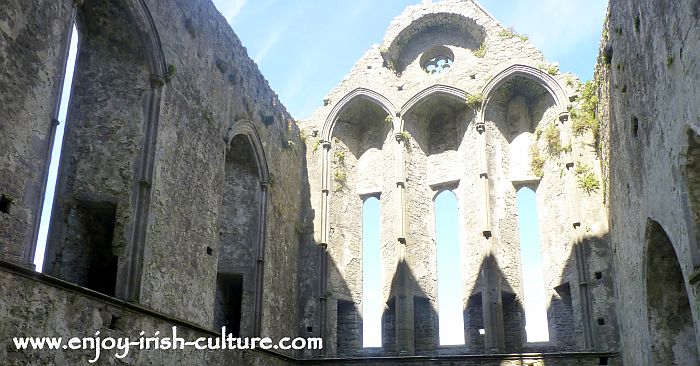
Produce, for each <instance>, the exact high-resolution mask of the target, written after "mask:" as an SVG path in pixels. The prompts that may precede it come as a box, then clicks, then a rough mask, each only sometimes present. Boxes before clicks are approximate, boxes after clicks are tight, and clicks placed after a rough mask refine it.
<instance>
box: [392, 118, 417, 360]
mask: <svg viewBox="0 0 700 366" xmlns="http://www.w3.org/2000/svg"><path fill="white" fill-rule="evenodd" d="M397 125H398V126H400V125H401V124H400V123H399V124H397ZM394 138H395V140H396V189H397V193H398V195H397V196H398V197H397V201H398V203H397V206H398V207H397V211H398V217H399V219H398V220H397V225H396V226H397V227H396V237H397V241H398V243H399V244H398V249H397V260H398V263H399V265H398V267H397V269H396V270H397V273H396V276H397V278H398V281H397V285H396V286H397V288H396V308H395V311H396V314H395V317H396V352H397V354H398V355H399V356H411V355H414V354H415V344H414V332H413V326H414V324H413V312H414V309H413V294H412V293H411V289H410V284H409V283H408V264H407V263H406V245H408V243H407V240H406V236H407V235H406V234H407V220H406V173H405V163H404V148H405V147H404V145H405V143H406V141H404V139H403V136H402V135H401V134H400V133H396V134H395V135H394Z"/></svg>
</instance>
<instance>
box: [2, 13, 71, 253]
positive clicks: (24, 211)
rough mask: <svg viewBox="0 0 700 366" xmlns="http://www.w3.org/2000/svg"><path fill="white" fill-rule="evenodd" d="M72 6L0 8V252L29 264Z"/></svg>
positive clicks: (56, 115) (55, 115)
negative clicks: (0, 207)
mask: <svg viewBox="0 0 700 366" xmlns="http://www.w3.org/2000/svg"><path fill="white" fill-rule="evenodd" d="M71 11H72V7H71V4H70V2H68V1H65V2H60V1H58V2H51V3H50V4H49V3H46V4H44V3H41V2H32V3H31V4H25V3H23V2H21V1H10V2H5V3H4V4H3V6H1V7H0V19H2V20H0V30H1V31H0V37H1V38H0V39H2V45H3V46H2V47H0V66H1V67H2V69H3V70H4V72H2V73H1V74H0V85H2V86H3V91H2V93H0V156H2V157H3V158H2V161H0V195H2V196H3V197H4V200H5V202H7V205H6V206H7V209H6V210H3V212H2V213H0V255H2V258H3V259H5V260H9V261H13V262H17V263H23V264H27V265H30V264H31V263H32V262H33V260H34V258H33V252H32V251H31V250H30V243H31V242H32V240H33V236H34V229H35V228H36V226H37V225H38V222H39V212H38V211H37V208H38V207H40V205H41V201H42V193H41V191H42V185H43V180H45V176H44V175H45V172H46V170H47V169H48V163H46V161H47V154H48V153H49V151H50V146H51V130H52V129H53V128H55V127H52V124H53V120H54V119H56V118H57V117H58V102H57V100H58V98H59V96H60V93H61V84H62V78H63V68H64V64H65V61H64V60H65V56H66V55H67V54H68V35H69V29H70V28H69V24H68V23H67V22H66V19H68V18H69V17H70V15H71ZM35 19H43V21H41V22H35V21H33V20H35ZM4 211H7V212H4Z"/></svg>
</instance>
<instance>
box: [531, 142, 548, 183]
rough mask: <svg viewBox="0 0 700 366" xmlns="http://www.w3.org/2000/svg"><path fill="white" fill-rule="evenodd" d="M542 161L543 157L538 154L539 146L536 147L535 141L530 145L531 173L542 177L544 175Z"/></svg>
mask: <svg viewBox="0 0 700 366" xmlns="http://www.w3.org/2000/svg"><path fill="white" fill-rule="evenodd" d="M544 163H545V160H544V157H542V154H540V148H539V147H537V143H536V142H535V143H533V144H532V146H530V170H532V174H534V175H535V176H536V177H538V178H542V177H543V176H544Z"/></svg>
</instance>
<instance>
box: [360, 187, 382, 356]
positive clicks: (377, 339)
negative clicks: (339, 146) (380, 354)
mask: <svg viewBox="0 0 700 366" xmlns="http://www.w3.org/2000/svg"><path fill="white" fill-rule="evenodd" d="M379 204H380V202H379V199H378V198H377V197H369V198H367V199H366V200H365V201H364V204H363V206H362V346H363V347H381V346H382V311H383V310H384V307H383V306H382V281H381V280H380V279H381V275H382V273H381V245H380V232H381V231H380V217H381V216H380V205H379Z"/></svg>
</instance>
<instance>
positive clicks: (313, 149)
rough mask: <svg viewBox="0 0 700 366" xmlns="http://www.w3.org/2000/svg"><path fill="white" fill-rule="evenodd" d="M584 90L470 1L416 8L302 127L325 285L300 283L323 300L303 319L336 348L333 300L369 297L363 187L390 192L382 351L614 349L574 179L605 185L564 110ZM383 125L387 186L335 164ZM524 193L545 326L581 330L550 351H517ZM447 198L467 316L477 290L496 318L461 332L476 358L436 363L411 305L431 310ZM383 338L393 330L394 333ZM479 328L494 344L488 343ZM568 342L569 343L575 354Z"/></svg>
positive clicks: (595, 217) (593, 231)
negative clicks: (537, 162)
mask: <svg viewBox="0 0 700 366" xmlns="http://www.w3.org/2000/svg"><path fill="white" fill-rule="evenodd" d="M482 44H483V45H484V47H481V45H482ZM442 63H447V65H448V66H449V69H448V68H447V66H441V65H442ZM440 67H443V68H444V70H443V71H444V72H440ZM432 70H436V71H435V73H433V74H430V73H429V72H426V71H430V72H432ZM580 88H581V85H580V83H579V82H578V80H577V79H576V78H575V77H574V76H573V75H571V74H562V73H560V72H559V71H558V69H557V68H556V67H555V66H553V65H552V64H551V63H549V62H548V61H547V60H545V59H544V57H543V56H542V54H541V53H540V52H539V51H538V50H536V49H535V48H534V47H533V46H532V45H531V44H530V43H529V42H528V41H527V39H526V38H525V37H521V36H519V35H517V34H516V33H513V32H511V31H508V30H506V29H504V28H503V27H502V26H501V25H500V24H498V22H497V21H496V20H495V19H493V18H492V17H491V16H490V14H488V13H487V12H485V11H484V10H483V9H482V8H481V7H480V6H479V5H477V4H475V3H472V2H470V1H443V2H439V3H430V4H428V3H425V4H421V5H416V6H412V7H409V8H407V9H406V11H405V12H404V13H403V14H402V15H400V16H399V17H397V18H396V19H395V20H394V21H393V22H392V24H391V25H390V26H389V29H388V30H387V33H386V35H385V38H384V40H383V42H382V43H381V45H380V46H375V47H373V48H371V49H370V50H368V51H367V52H366V53H365V55H364V56H363V57H362V58H361V59H360V60H359V61H358V62H357V63H356V64H355V66H354V67H353V69H352V70H351V71H350V73H349V74H348V75H347V77H346V78H345V79H344V80H343V82H342V83H341V84H340V85H339V86H337V87H336V88H334V89H333V90H331V91H330V93H329V94H328V95H327V96H326V97H325V98H324V101H323V104H324V106H322V107H319V108H318V109H317V110H316V111H315V112H314V113H313V114H312V116H311V117H310V118H309V119H307V120H305V121H303V122H302V123H301V126H302V129H303V134H304V135H305V136H307V146H309V148H308V149H307V161H308V177H309V178H308V181H309V189H310V197H311V204H312V211H310V212H313V222H314V237H313V239H314V241H315V242H316V243H319V244H321V248H322V249H321V252H320V256H319V257H318V259H319V263H318V264H317V268H318V274H319V275H320V277H321V278H320V283H313V281H312V280H310V279H311V278H313V276H314V275H308V276H309V280H305V281H303V286H304V287H306V288H307V289H308V290H302V291H305V292H307V293H311V292H312V291H319V293H320V296H321V298H320V300H319V302H318V308H314V306H313V305H312V304H311V303H308V302H307V303H306V304H305V307H304V311H305V315H304V316H305V317H306V319H307V320H306V321H307V322H310V321H315V322H316V321H318V322H321V327H324V328H323V329H324V332H325V333H324V334H325V336H326V337H331V338H333V337H335V334H336V329H335V326H336V323H337V322H336V319H335V318H334V316H333V315H332V314H334V307H333V305H334V304H335V300H336V299H337V300H343V301H349V300H350V299H353V301H357V299H360V298H361V296H362V294H361V281H362V279H361V278H358V277H360V276H361V270H362V258H361V241H360V240H359V239H358V238H356V237H355V236H354V234H352V233H353V232H359V231H357V230H360V228H359V226H358V222H359V221H358V220H359V219H358V216H359V214H360V213H361V204H360V203H361V198H360V197H362V195H363V194H367V193H369V191H368V189H369V188H368V187H365V186H363V184H365V183H367V185H368V186H371V187H377V188H375V190H381V202H382V214H381V215H382V222H381V224H382V266H383V268H382V271H383V272H382V273H383V275H382V278H381V281H382V284H383V288H384V291H383V299H384V301H385V302H386V304H387V306H386V308H385V312H384V314H385V316H384V329H383V334H384V337H385V339H384V342H383V344H384V349H383V353H384V354H386V355H394V354H401V355H403V354H408V355H410V354H413V353H419V352H429V353H431V352H432V353H437V354H440V353H450V354H452V353H455V352H456V353H481V352H484V349H485V348H484V347H486V349H493V348H494V347H495V348H499V347H500V349H503V350H505V351H514V352H515V351H518V350H520V349H523V347H526V346H527V347H529V348H528V349H531V350H540V351H542V350H552V349H556V350H560V349H564V348H567V349H579V350H580V349H597V350H606V349H614V348H615V333H614V327H613V326H611V325H610V324H611V323H612V324H614V319H615V318H614V311H613V310H614V309H612V308H611V306H612V305H611V304H612V303H613V302H612V301H609V300H610V299H611V297H612V290H611V288H612V282H611V280H610V279H611V278H612V277H609V276H608V274H609V263H610V261H609V253H608V252H607V251H606V250H605V248H606V247H607V246H606V244H605V243H607V240H608V239H607V236H606V235H607V216H606V213H605V207H604V205H603V199H602V197H603V196H602V195H603V192H602V189H600V188H598V189H591V190H584V189H582V188H581V187H580V183H579V182H578V175H577V173H576V166H577V165H581V167H582V168H583V167H584V166H587V167H588V169H589V170H590V173H591V174H593V175H592V177H593V179H595V180H596V182H598V184H600V171H599V169H598V168H597V165H598V164H599V163H598V160H597V157H596V153H595V150H594V149H593V148H590V145H591V141H592V139H593V137H592V135H591V134H590V133H588V134H584V135H583V136H579V135H574V134H573V133H572V132H571V129H572V125H571V120H570V118H569V116H568V113H567V111H568V109H569V107H571V106H572V104H573V105H575V104H576V100H577V98H578V97H579V96H580ZM470 101H471V102H470ZM360 110H362V111H365V112H364V113H366V115H362V114H360V113H359V112H358V111H360ZM369 111H372V112H371V114H372V115H371V116H370V115H369V113H370V112H369ZM375 114H376V115H375ZM357 116H363V117H357ZM382 117H384V121H383V122H382V121H381V119H382ZM350 121H352V123H349V122H350ZM381 123H384V126H390V127H391V129H390V130H388V131H387V128H383V129H381V130H377V131H376V133H377V134H378V136H377V138H378V140H381V139H384V138H385V136H386V137H387V138H386V139H384V142H383V143H380V144H379V145H377V149H380V150H381V154H382V156H383V157H382V160H381V161H382V163H383V165H382V167H381V173H380V174H376V173H375V172H377V170H376V169H375V168H374V165H373V164H369V165H364V166H363V164H361V162H362V161H361V160H362V159H359V160H360V161H359V163H358V161H356V160H353V159H346V160H345V161H344V163H343V164H344V165H343V164H339V162H338V154H341V153H339V152H341V151H352V150H353V149H359V150H360V151H362V149H361V148H358V147H353V146H355V145H353V144H357V142H355V141H358V139H357V138H355V139H348V138H347V137H341V136H353V135H354V134H356V133H357V132H350V131H356V130H358V129H359V131H362V132H363V133H364V132H371V131H375V130H374V127H373V126H377V124H381ZM363 126H366V127H363ZM548 127H551V128H552V129H553V131H554V132H555V133H556V140H557V143H556V144H554V143H549V142H547V139H546V136H545V135H546V134H544V132H545V130H546V129H547V128H548ZM387 132H388V136H387ZM533 144H536V145H537V147H538V148H539V150H540V153H541V154H542V155H543V160H544V161H543V166H542V172H541V173H539V175H541V178H540V177H538V176H537V175H538V174H536V173H535V172H534V171H533V169H532V165H531V164H530V163H531V160H532V159H531V156H530V147H531V146H532V145H533ZM548 145H553V146H548ZM380 147H381V148H380ZM548 150H551V151H550V152H547V151H548ZM345 155H346V156H350V155H352V156H354V157H355V158H356V156H355V155H353V154H349V155H348V154H345ZM368 156H369V155H368ZM369 160H371V159H369ZM339 171H342V174H339V173H338V172H339ZM366 177H371V179H369V180H368V178H366ZM339 178H346V179H347V181H348V182H349V184H347V187H344V188H343V189H340V190H339V189H338V181H339ZM521 186H534V187H536V189H537V197H538V198H537V204H538V216H539V221H540V234H541V239H542V256H543V263H544V266H545V269H544V273H545V287H546V291H545V293H546V296H547V301H548V305H551V306H552V308H551V309H550V315H551V317H552V319H551V320H552V321H555V320H556V318H557V317H561V318H567V317H569V318H572V321H571V322H568V321H567V323H566V324H568V326H569V327H571V328H572V329H570V332H568V333H565V332H561V331H560V332H558V333H557V332H552V334H553V336H554V337H562V339H552V341H551V342H549V343H547V344H537V345H535V344H527V345H526V344H524V339H525V335H524V329H523V327H524V319H523V317H522V314H521V311H522V302H523V298H524V294H523V291H522V281H521V278H522V274H521V272H522V270H521V258H520V248H519V238H518V227H517V211H516V205H515V194H516V189H517V188H519V187H521ZM445 189H448V190H452V191H453V192H454V193H455V194H456V196H457V198H458V202H459V214H460V248H461V258H460V260H461V262H462V274H461V276H462V282H463V283H464V294H463V296H462V300H463V304H464V305H465V314H466V315H465V318H468V319H467V320H468V321H469V322H470V321H471V319H473V320H474V322H475V323H481V322H482V320H480V319H479V318H478V317H476V316H473V314H471V313H473V311H471V312H470V311H468V310H467V304H468V301H467V299H470V297H471V296H472V295H474V294H478V296H481V297H483V302H484V304H485V305H484V306H483V307H479V308H480V310H478V311H481V312H483V314H487V313H488V314H490V315H488V316H486V315H484V320H483V323H482V324H481V325H480V328H475V327H472V326H471V325H468V324H466V323H465V327H467V328H469V329H465V336H466V339H467V343H468V346H465V347H461V348H459V347H458V348H459V350H455V348H449V349H447V348H445V349H442V348H441V347H439V346H438V347H436V348H435V349H434V350H433V351H428V349H429V348H431V347H432V346H430V345H431V344H433V343H434V344H436V345H437V344H438V340H437V339H436V338H437V332H435V335H434V336H432V339H430V340H428V339H424V338H425V334H427V333H425V332H423V330H425V327H424V326H423V325H422V323H421V324H416V319H418V318H415V314H416V313H415V311H416V309H415V306H416V305H415V302H414V301H411V299H417V298H424V299H427V300H428V301H429V302H430V307H431V308H432V309H437V303H438V302H439V299H437V275H436V265H437V263H436V251H435V234H434V228H435V225H434V209H433V202H432V201H433V198H434V197H435V195H436V194H437V193H439V192H440V191H442V190H445ZM353 230H354V231H353ZM326 247H327V249H324V248H326ZM576 248H580V249H576ZM324 256H325V257H326V258H324ZM601 271H605V273H606V275H605V276H604V277H602V278H603V280H601V281H597V282H593V281H591V279H593V278H594V277H595V276H594V272H601ZM326 281H327V282H326ZM568 284H570V285H571V286H572V288H573V290H572V291H571V292H572V295H571V299H570V301H571V304H572V305H571V306H570V307H560V306H558V305H557V304H556V299H558V295H557V292H556V289H557V288H559V286H562V285H568ZM325 288H328V289H330V291H325ZM326 296H327V298H326ZM504 298H506V300H504ZM550 299H553V300H552V303H551V304H550ZM469 303H474V302H473V301H470V302H469ZM474 304H476V303H474ZM487 304H488V305H487ZM506 305H508V306H506ZM506 308H507V309H508V311H507V312H508V313H507V314H504V313H503V312H504V311H506V310H505V309H506ZM559 309H561V310H559ZM473 310H475V309H473ZM433 311H435V312H437V311H436V310H433ZM559 311H566V312H567V314H561V315H560V314H558V312H559ZM387 312H393V314H388V313H387ZM470 314H471V315H470ZM499 314H500V315H499ZM600 317H604V318H605V319H606V321H605V322H604V323H605V325H603V326H601V325H597V323H596V319H598V318H600ZM360 319H361V318H360ZM420 319H423V318H422V317H421V318H420ZM504 322H505V323H504ZM560 323H561V322H560ZM387 326H389V327H391V326H394V327H395V329H394V330H393V331H392V332H388V331H387V329H386V328H387ZM559 326H561V324H560V325H559ZM553 327H554V326H553ZM419 328H420V329H419ZM484 328H485V329H486V335H485V336H484V335H481V334H479V329H484ZM498 329H500V330H498ZM504 332H507V334H504ZM394 337H396V338H395V340H394ZM416 337H420V338H421V339H418V338H416ZM479 337H481V338H482V339H481V340H479V339H478V338H479ZM564 337H569V338H571V337H573V338H574V340H573V342H575V344H576V345H575V346H572V345H571V343H567V342H569V341H571V339H563V338H564ZM486 338H488V340H486ZM521 339H522V341H520V340H521ZM489 342H490V343H489ZM330 343H333V341H332V340H331V342H330ZM388 343H391V344H392V346H388V345H387V344H388ZM393 343H396V348H395V349H394V347H393ZM527 347H526V348H527ZM472 348H473V349H472ZM357 351H358V352H362V350H357ZM334 352H335V350H334V349H333V348H332V347H330V348H328V349H327V350H326V354H327V355H332V354H334Z"/></svg>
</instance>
